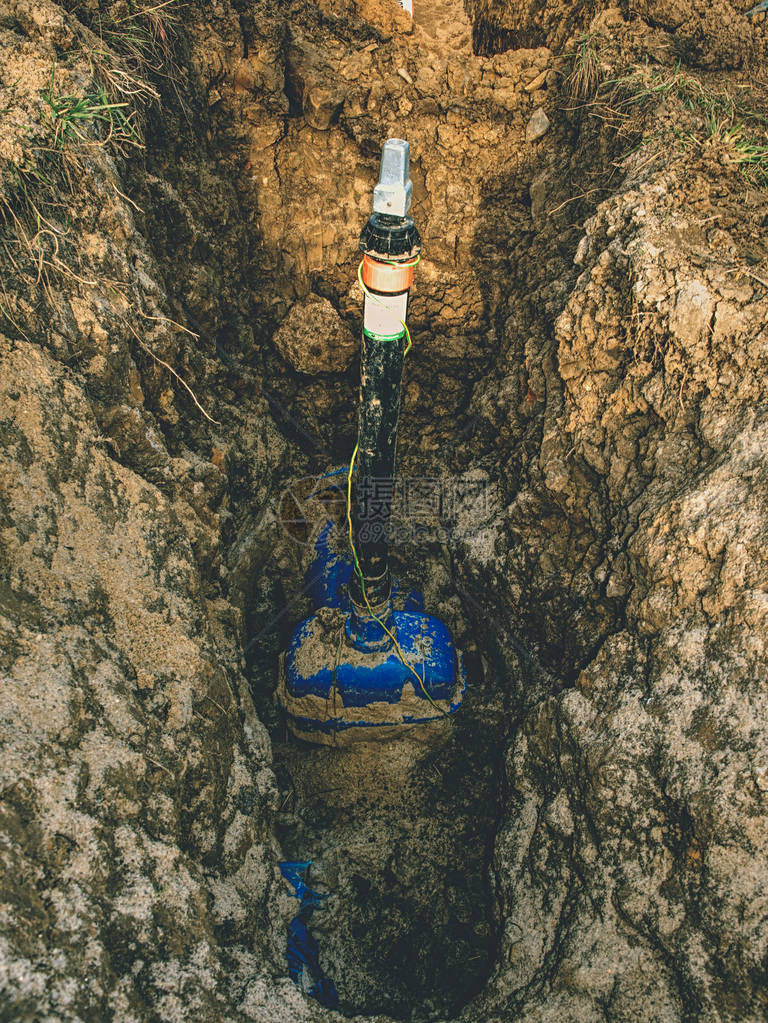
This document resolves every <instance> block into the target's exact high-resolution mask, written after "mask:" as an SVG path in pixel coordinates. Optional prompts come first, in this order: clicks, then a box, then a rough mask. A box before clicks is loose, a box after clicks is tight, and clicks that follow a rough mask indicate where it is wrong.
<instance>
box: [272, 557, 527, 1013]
mask: <svg viewBox="0 0 768 1023" xmlns="http://www.w3.org/2000/svg"><path fill="white" fill-rule="evenodd" d="M405 553H406V552H405V551H400V552H394V557H393V561H394V564H393V571H394V574H395V576H396V577H400V578H401V579H402V580H406V581H407V583H409V584H412V585H416V586H418V584H419V581H421V588H423V590H424V594H425V602H426V611H427V612H428V613H431V614H435V615H437V616H438V617H442V618H443V619H444V620H445V621H446V624H447V625H448V626H449V627H450V628H451V631H452V635H453V636H454V639H455V641H456V642H457V646H458V647H459V648H460V649H461V650H462V653H463V656H464V662H465V666H466V670H467V682H468V684H467V693H466V697H465V700H464V704H463V706H462V708H461V710H460V711H459V712H458V713H457V714H456V715H455V716H454V717H453V718H452V719H451V721H450V722H449V723H447V724H446V723H441V724H439V725H438V726H436V728H435V729H434V733H433V735H431V736H430V738H429V739H428V740H424V739H417V738H407V739H398V740H393V741H390V742H385V741H378V742H373V743H360V744H357V745H356V746H354V747H352V748H346V749H334V748H330V747H317V746H311V745H308V744H306V743H302V742H299V741H297V740H295V739H293V738H291V737H289V736H288V735H287V734H286V730H285V726H284V724H283V723H282V721H281V720H280V719H279V717H278V715H277V714H276V712H275V709H274V704H272V699H271V691H273V690H274V687H275V683H276V677H277V653H278V650H279V649H280V648H281V647H282V648H283V649H284V648H285V646H286V645H287V639H288V636H289V635H290V631H291V629H292V627H293V626H294V625H296V624H298V621H299V620H301V618H302V617H303V615H302V614H301V613H297V614H296V616H294V617H292V620H291V622H286V623H285V626H284V628H283V630H282V634H281V635H280V636H278V635H276V634H273V637H272V644H271V645H272V655H273V656H272V657H269V658H264V657H260V658H259V660H260V662H261V663H260V664H259V665H258V667H257V671H256V672H255V676H257V677H258V676H260V683H259V682H258V681H256V678H255V677H254V676H252V685H253V684H254V682H256V686H257V687H258V689H259V692H258V693H256V692H255V693H254V696H255V698H256V701H257V705H260V713H262V714H263V719H265V720H267V721H268V722H269V725H270V731H271V733H272V743H273V751H274V770H275V773H276V776H277V780H278V784H279V786H280V789H281V797H280V804H279V805H280V811H279V813H278V816H277V821H276V832H277V837H278V839H279V841H280V843H281V847H282V850H283V855H284V857H285V858H286V859H287V860H311V861H312V866H311V868H310V877H309V884H310V887H312V888H315V889H317V890H318V891H322V892H326V893H328V898H327V899H326V900H325V902H324V904H323V908H322V909H318V910H317V911H316V912H315V913H314V916H313V918H312V923H311V929H312V932H313V934H314V935H315V937H316V938H317V940H318V943H319V946H320V962H321V965H322V967H323V969H324V970H325V971H326V972H327V974H328V975H329V976H330V977H331V978H332V979H333V980H334V982H335V984H336V987H337V988H338V991H339V999H340V1009H341V1011H342V1012H343V1013H345V1014H346V1015H355V1014H356V1013H365V1014H376V1013H382V1014H387V1015H389V1016H391V1017H393V1018H395V1019H402V1020H407V1021H411V1023H426V1021H428V1020H432V1019H438V1018H441V1017H445V1016H448V1017H450V1016H453V1015H455V1014H456V1013H457V1012H458V1011H459V1010H460V1009H461V1008H462V1006H464V1005H465V1004H466V1003H467V1002H468V1001H469V1000H470V999H471V998H473V997H474V996H475V995H476V994H478V992H479V991H480V990H481V989H482V988H483V987H484V985H485V983H486V982H487V980H488V976H489V974H490V971H491V969H492V966H493V964H494V961H495V958H496V953H497V945H498V923H497V914H496V911H495V902H494V898H493V891H492V878H491V876H490V868H491V863H492V851H493V842H494V838H495V834H496V830H497V821H498V814H499V805H500V801H501V792H500V778H501V759H502V756H503V750H504V744H505V735H506V732H507V730H508V729H507V728H506V726H505V721H504V718H505V715H504V711H503V707H502V704H501V700H500V697H499V692H498V687H495V686H494V685H493V679H492V677H491V674H492V673H491V672H490V671H489V669H488V667H487V665H485V662H484V660H483V658H482V657H481V656H480V652H479V651H478V650H477V648H476V646H475V644H474V641H473V639H472V636H471V633H470V630H469V627H468V625H467V623H466V622H465V621H464V620H463V617H462V616H461V615H460V614H457V608H456V600H455V595H453V599H451V596H452V595H451V594H450V593H449V592H448V591H447V590H446V587H445V580H444V579H442V582H437V583H436V579H440V578H441V573H440V572H439V569H438V568H437V566H436V565H435V564H434V563H430V562H433V561H434V559H433V558H431V557H430V555H429V552H428V551H425V550H424V549H421V550H420V551H418V553H417V552H415V551H408V552H407V553H408V554H410V555H411V556H410V557H408V559H407V560H408V562H409V563H410V564H406V563H404V560H403V554H405ZM414 555H415V557H414ZM416 564H418V565H419V570H418V572H414V571H413V566H414V565H416ZM409 568H410V571H409ZM419 576H420V577H421V578H420V580H419ZM290 585H291V583H290V582H286V592H289V589H290ZM300 588H301V583H300V581H299V577H298V576H297V578H296V580H295V590H294V592H298V591H299V590H300ZM286 617H287V616H286ZM265 653H266V651H265ZM254 667H256V666H254ZM267 700H269V702H270V704H272V706H271V713H269V712H267V708H266V706H265V704H266V702H267ZM297 908H298V903H297Z"/></svg>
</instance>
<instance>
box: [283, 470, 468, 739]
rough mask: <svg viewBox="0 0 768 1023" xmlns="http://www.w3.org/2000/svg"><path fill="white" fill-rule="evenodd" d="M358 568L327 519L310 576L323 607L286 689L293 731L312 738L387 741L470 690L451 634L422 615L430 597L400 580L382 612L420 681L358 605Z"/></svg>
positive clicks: (295, 643) (301, 637)
mask: <svg viewBox="0 0 768 1023" xmlns="http://www.w3.org/2000/svg"><path fill="white" fill-rule="evenodd" d="M339 489H341V486H340V485H339ZM352 571H353V562H352V558H351V555H350V552H349V548H348V544H347V542H346V536H345V535H344V534H343V533H342V531H341V530H340V528H339V526H338V525H337V524H336V523H335V522H334V521H333V520H329V521H328V522H327V523H326V524H325V525H324V526H323V528H322V529H321V531H320V533H319V535H318V537H317V540H316V541H315V547H314V557H313V560H312V562H311V564H310V566H309V568H308V569H307V572H306V576H305V582H306V583H307V585H308V587H309V593H310V596H311V597H312V599H313V603H314V605H315V607H316V608H318V612H317V613H316V614H314V615H312V616H311V617H309V618H307V619H306V620H305V621H303V622H302V623H301V624H300V625H299V626H297V628H296V629H295V630H294V633H293V636H292V637H291V641H290V643H289V646H288V649H287V651H286V653H285V658H284V661H283V665H282V672H281V679H280V684H279V687H278V699H279V701H280V703H281V704H282V706H283V709H284V710H285V712H286V717H287V721H288V726H289V728H290V729H291V731H292V732H294V734H296V735H297V736H299V737H301V738H304V739H307V740H309V741H311V742H320V743H325V744H328V743H333V742H335V741H336V739H337V738H339V737H341V736H344V737H345V738H346V739H347V740H348V739H352V738H354V737H355V736H358V737H359V738H366V739H367V738H381V737H387V736H389V735H391V734H393V730H396V729H397V728H398V727H399V726H403V725H427V724H430V723H432V722H436V721H439V720H444V719H445V718H447V717H450V715H452V714H453V713H455V712H456V711H457V710H458V709H459V707H460V706H461V703H462V701H463V698H464V692H465V690H466V676H465V673H464V666H463V661H462V659H461V656H460V654H459V653H458V652H457V650H456V648H455V647H454V644H453V640H452V638H451V634H450V632H449V630H448V628H447V626H445V625H444V624H443V622H441V621H440V620H439V619H438V618H435V617H433V616H432V615H428V614H425V613H424V612H423V607H424V598H423V596H422V594H421V593H420V592H419V591H417V590H411V591H405V590H404V589H403V588H402V587H401V586H399V585H398V583H397V581H395V582H394V583H393V586H392V598H391V600H390V602H389V604H388V605H385V606H384V607H382V608H380V609H378V612H377V617H379V619H380V620H381V621H382V622H383V623H384V624H385V625H386V626H387V630H388V632H389V633H392V634H393V635H394V636H395V637H396V638H397V642H398V645H399V646H400V649H401V651H402V654H403V656H404V657H405V659H406V661H407V662H408V664H410V665H411V666H412V667H413V669H414V670H415V672H416V673H417V675H418V678H417V677H416V675H414V672H413V671H411V670H410V668H409V667H408V666H407V665H406V664H403V661H402V659H401V657H400V655H399V654H398V652H397V650H396V649H395V646H394V643H393V642H392V639H391V637H390V635H389V634H388V632H387V631H385V630H384V629H382V626H381V624H380V622H379V621H377V620H376V617H374V616H372V615H370V614H369V613H368V612H367V611H366V610H365V609H364V608H360V607H356V606H354V605H353V604H352V602H351V601H350V597H349V590H348V587H349V581H350V578H351V576H352ZM396 608H397V609H396ZM372 705H376V710H375V713H373V712H372ZM389 708H391V712H390V710H389Z"/></svg>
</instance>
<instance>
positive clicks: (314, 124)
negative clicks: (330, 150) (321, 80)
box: [303, 85, 344, 131]
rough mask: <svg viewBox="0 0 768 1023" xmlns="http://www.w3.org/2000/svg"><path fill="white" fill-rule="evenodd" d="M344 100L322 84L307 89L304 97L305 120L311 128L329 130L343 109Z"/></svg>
mask: <svg viewBox="0 0 768 1023" xmlns="http://www.w3.org/2000/svg"><path fill="white" fill-rule="evenodd" d="M343 102H344V100H343V97H340V96H339V95H338V94H337V93H335V92H332V91H331V90H330V89H326V88H324V87H323V86H321V85H315V86H314V87H313V88H311V89H308V90H307V93H306V95H305V97H304V109H303V113H304V120H305V121H306V122H307V124H308V125H309V126H310V128H316V129H317V130H318V131H327V130H328V128H330V126H331V124H332V123H333V121H334V118H335V117H336V115H337V114H338V113H339V111H340V110H341V106H342V103H343Z"/></svg>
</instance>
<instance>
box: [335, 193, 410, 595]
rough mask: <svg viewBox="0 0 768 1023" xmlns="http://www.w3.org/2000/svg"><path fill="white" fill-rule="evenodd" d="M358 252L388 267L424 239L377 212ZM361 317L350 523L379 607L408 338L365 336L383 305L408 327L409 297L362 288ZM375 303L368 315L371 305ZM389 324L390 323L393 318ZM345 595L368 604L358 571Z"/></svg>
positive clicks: (401, 334) (401, 220)
mask: <svg viewBox="0 0 768 1023" xmlns="http://www.w3.org/2000/svg"><path fill="white" fill-rule="evenodd" d="M360 249H361V251H362V252H363V253H364V254H365V256H367V257H368V258H369V259H371V260H374V261H376V262H381V263H384V264H386V265H391V264H393V263H394V264H397V263H408V262H412V261H413V259H414V257H415V256H417V255H418V253H419V252H420V251H421V239H420V238H419V233H418V231H417V230H416V227H415V225H414V222H413V220H412V219H411V217H408V216H405V217H395V216H389V215H387V214H379V213H374V214H373V216H372V217H371V218H370V220H369V221H368V223H367V224H366V226H365V228H364V229H363V233H362V235H361V237H360ZM367 291H368V292H370V294H366V295H365V300H364V312H363V322H364V327H363V336H362V353H361V362H360V406H359V420H358V453H357V480H356V485H355V504H354V511H353V517H352V524H353V535H354V542H355V549H356V551H357V557H358V563H359V565H360V569H361V572H362V575H363V579H364V581H365V597H367V598H368V603H370V604H371V606H372V607H379V606H381V605H382V604H383V603H385V602H386V601H388V599H389V596H390V588H391V586H390V574H389V534H390V520H391V513H392V497H393V491H394V485H395V452H396V447H397V421H398V415H399V412H400V387H401V380H402V372H403V355H404V352H405V348H406V332H405V329H404V328H400V325H399V323H397V330H398V333H397V334H396V335H392V334H389V335H387V336H382V335H380V334H377V333H375V332H374V330H372V329H369V327H370V324H371V322H372V321H373V320H375V315H372V314H375V313H376V312H377V309H376V306H380V305H381V303H384V304H387V305H390V306H395V307H399V308H400V309H401V310H402V319H403V320H405V316H406V311H407V303H408V291H400V292H381V291H375V290H374V289H373V288H372V287H370V286H369V287H368V289H367ZM369 303H373V308H371V306H370V305H369ZM390 318H391V317H390ZM395 322H397V321H395ZM350 596H351V598H352V600H353V602H354V603H356V604H357V605H358V606H362V605H363V604H364V603H365V597H364V595H363V588H362V585H361V581H360V578H359V576H358V574H357V572H353V574H352V580H351V583H350Z"/></svg>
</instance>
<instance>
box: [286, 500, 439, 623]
mask: <svg viewBox="0 0 768 1023" xmlns="http://www.w3.org/2000/svg"><path fill="white" fill-rule="evenodd" d="M340 548H341V549H340ZM352 568H353V562H352V556H351V555H350V553H349V550H348V547H347V544H346V537H344V538H343V539H342V537H341V534H340V531H339V528H338V526H337V525H336V523H335V522H334V521H333V520H332V519H329V521H328V522H326V524H325V525H324V526H323V528H322V529H321V530H320V533H319V534H318V537H317V539H316V540H315V555H314V557H313V559H312V561H311V562H310V565H309V568H308V569H307V571H306V572H305V573H304V585H305V586H306V587H307V592H308V594H309V596H310V598H311V599H312V603H313V605H314V606H315V607H338V608H341V610H342V611H349V610H350V607H351V605H350V602H349V580H350V578H351V577H352ZM392 603H393V604H394V606H395V607H397V608H399V609H400V610H402V611H423V610H424V596H423V594H422V593H421V591H420V590H409V589H407V588H406V587H404V586H403V585H402V583H400V581H399V580H398V579H393V581H392Z"/></svg>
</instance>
